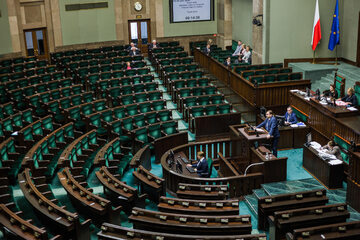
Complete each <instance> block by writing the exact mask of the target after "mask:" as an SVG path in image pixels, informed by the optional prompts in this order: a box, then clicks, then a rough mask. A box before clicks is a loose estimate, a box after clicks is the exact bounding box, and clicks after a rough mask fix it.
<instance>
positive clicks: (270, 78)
mask: <svg viewBox="0 0 360 240" xmlns="http://www.w3.org/2000/svg"><path fill="white" fill-rule="evenodd" d="M275 80H276V76H275V75H265V76H264V82H267V83H269V82H274V81H275Z"/></svg>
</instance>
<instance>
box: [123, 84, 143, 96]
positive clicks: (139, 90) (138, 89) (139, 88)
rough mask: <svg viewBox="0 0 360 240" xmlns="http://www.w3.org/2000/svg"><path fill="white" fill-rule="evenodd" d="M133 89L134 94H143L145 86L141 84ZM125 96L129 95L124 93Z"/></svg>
mask: <svg viewBox="0 0 360 240" xmlns="http://www.w3.org/2000/svg"><path fill="white" fill-rule="evenodd" d="M133 89H134V93H140V92H144V90H145V86H144V85H143V84H137V85H134V86H133ZM125 94H129V93H125Z"/></svg>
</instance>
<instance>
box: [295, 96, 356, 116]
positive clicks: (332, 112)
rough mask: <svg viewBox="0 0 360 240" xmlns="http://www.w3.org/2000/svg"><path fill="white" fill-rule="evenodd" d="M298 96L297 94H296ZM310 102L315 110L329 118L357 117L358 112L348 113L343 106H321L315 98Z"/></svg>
mask: <svg viewBox="0 0 360 240" xmlns="http://www.w3.org/2000/svg"><path fill="white" fill-rule="evenodd" d="M296 94H298V93H296ZM310 102H311V103H313V104H316V105H317V108H318V109H319V110H321V111H322V112H324V113H326V114H327V115H329V116H332V117H335V118H341V117H352V116H358V115H359V111H350V110H348V109H347V108H346V107H345V106H330V105H323V104H321V103H320V101H319V100H317V99H316V98H315V97H312V98H310Z"/></svg>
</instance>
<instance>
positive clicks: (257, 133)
mask: <svg viewBox="0 0 360 240" xmlns="http://www.w3.org/2000/svg"><path fill="white" fill-rule="evenodd" d="M255 134H256V137H259V132H258V131H256V128H255Z"/></svg>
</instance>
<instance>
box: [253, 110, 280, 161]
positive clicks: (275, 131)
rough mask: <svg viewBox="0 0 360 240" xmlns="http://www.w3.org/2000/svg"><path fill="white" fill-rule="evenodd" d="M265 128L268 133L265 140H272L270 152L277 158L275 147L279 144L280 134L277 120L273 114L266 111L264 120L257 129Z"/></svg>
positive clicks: (270, 111)
mask: <svg viewBox="0 0 360 240" xmlns="http://www.w3.org/2000/svg"><path fill="white" fill-rule="evenodd" d="M261 127H265V129H266V131H268V133H269V134H268V135H267V138H268V139H270V138H271V137H273V140H272V152H273V155H274V156H275V157H277V146H278V143H279V138H280V133H279V128H278V123H277V120H276V118H275V116H274V114H273V111H272V110H268V111H267V112H266V119H265V121H263V122H262V123H260V124H259V125H258V126H257V128H261Z"/></svg>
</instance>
